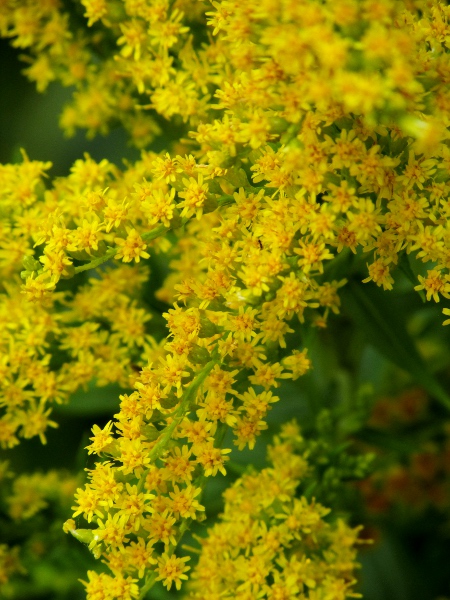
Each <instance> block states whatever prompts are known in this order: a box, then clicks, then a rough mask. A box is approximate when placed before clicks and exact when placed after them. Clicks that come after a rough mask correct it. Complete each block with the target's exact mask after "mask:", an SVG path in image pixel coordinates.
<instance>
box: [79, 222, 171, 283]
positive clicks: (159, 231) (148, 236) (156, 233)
mask: <svg viewBox="0 0 450 600" xmlns="http://www.w3.org/2000/svg"><path fill="white" fill-rule="evenodd" d="M170 229H171V228H170V227H166V226H165V225H160V226H159V227H156V229H152V231H148V232H147V233H143V234H142V236H141V237H142V239H143V240H144V241H146V242H149V241H151V240H155V239H156V238H158V237H160V236H161V235H163V234H164V233H167V231H169V230H170ZM115 254H117V248H110V249H109V250H108V251H107V252H106V254H104V255H103V256H99V257H98V258H94V260H91V261H90V262H88V263H86V264H85V265H81V266H79V267H75V273H81V272H82V271H88V270H89V269H95V268H97V267H99V266H100V265H102V264H103V263H105V262H106V261H108V260H109V259H110V258H113V257H114V255H115Z"/></svg>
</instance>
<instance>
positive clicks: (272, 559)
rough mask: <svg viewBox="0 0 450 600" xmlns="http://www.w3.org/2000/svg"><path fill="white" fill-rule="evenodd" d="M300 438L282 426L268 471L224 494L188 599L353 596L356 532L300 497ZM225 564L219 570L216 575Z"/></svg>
mask: <svg viewBox="0 0 450 600" xmlns="http://www.w3.org/2000/svg"><path fill="white" fill-rule="evenodd" d="M301 441H302V439H301V436H300V435H299V429H298V426H296V424H295V423H289V424H287V425H285V426H284V427H283V429H282V431H281V434H280V436H276V437H275V439H274V445H273V446H270V447H269V461H270V463H271V465H272V466H271V467H269V468H266V469H263V470H262V471H260V472H249V473H247V474H245V475H243V476H242V477H241V478H240V479H238V480H237V481H236V482H235V483H234V484H233V485H232V486H231V487H230V488H229V489H227V491H226V492H225V494H224V497H225V509H224V512H223V514H222V515H221V518H220V521H219V522H218V523H216V524H215V525H214V526H213V527H212V528H211V529H210V530H209V531H208V536H207V537H206V538H204V539H202V538H198V541H199V542H200V543H201V547H202V549H201V554H200V559H199V562H198V564H197V566H196V567H195V569H194V571H193V577H192V581H191V582H190V583H189V585H188V588H190V589H191V592H190V595H189V596H188V597H189V598H192V599H194V598H195V599H198V600H204V599H206V598H224V599H227V600H228V599H229V600H231V599H233V598H236V599H238V600H252V599H253V598H267V599H268V600H294V599H295V600H297V599H298V600H306V598H309V599H310V600H325V599H328V598H329V599H330V600H331V598H332V599H333V600H344V599H345V598H348V597H350V596H355V597H357V596H359V595H358V594H353V593H352V591H351V588H352V585H353V584H354V579H353V571H354V568H355V564H356V563H355V561H356V544H357V541H358V534H359V528H354V529H352V528H350V527H349V526H348V525H346V524H345V522H344V521H343V520H342V519H338V520H337V521H335V522H331V523H330V522H328V521H327V519H326V518H325V517H326V515H328V513H329V512H330V511H329V509H328V508H324V507H323V506H321V505H320V504H318V503H316V502H315V501H314V499H313V500H310V501H308V500H307V499H306V498H305V497H304V496H301V497H296V490H297V488H298V486H299V484H300V483H301V482H302V479H303V477H304V475H305V474H306V473H307V471H308V462H307V460H306V457H305V455H302V454H299V453H298V452H296V450H297V448H298V446H299V445H300V446H301ZM217 565H220V569H217Z"/></svg>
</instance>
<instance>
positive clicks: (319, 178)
mask: <svg viewBox="0 0 450 600" xmlns="http://www.w3.org/2000/svg"><path fill="white" fill-rule="evenodd" d="M449 17H450V7H447V6H444V5H443V4H442V3H441V2H439V1H437V0H432V1H425V0H409V1H408V2H399V1H396V0H343V1H339V2H334V1H332V0H326V1H321V2H319V1H317V0H281V1H280V0H245V2H242V1H239V2H238V1H233V0H223V1H220V0H218V1H214V2H212V5H211V4H210V3H208V2H206V1H205V2H203V1H191V0H176V1H175V2H172V1H170V0H123V1H122V0H82V2H81V5H80V6H77V7H76V8H75V9H74V10H73V11H72V13H71V14H69V13H67V12H65V10H64V7H63V4H62V3H61V2H59V1H58V0H44V1H43V2H38V1H37V0H6V1H5V2H3V3H2V7H1V9H0V34H1V35H2V36H5V37H9V38H11V40H12V41H11V43H12V44H13V46H16V47H18V48H20V49H22V50H23V51H24V52H27V54H26V56H25V60H26V61H27V62H28V63H29V66H28V67H27V68H26V70H25V73H26V75H27V76H28V77H29V78H30V79H31V80H34V81H36V83H37V86H38V89H41V90H43V89H45V87H46V86H47V84H48V83H49V82H51V81H53V80H58V81H60V82H62V83H63V84H64V85H68V86H74V88H75V91H74V93H73V101H72V104H71V105H69V106H67V107H66V108H65V110H64V112H63V114H62V116H61V125H62V127H63V129H65V131H67V132H68V133H71V132H73V131H74V129H75V128H76V127H82V128H85V129H87V131H88V133H90V134H94V133H97V132H100V133H104V132H106V131H107V130H109V129H110V128H111V127H112V126H116V125H117V124H120V125H121V126H123V127H125V129H127V130H128V131H129V133H130V135H131V139H132V141H133V142H134V144H135V145H137V146H138V147H141V148H143V150H142V154H141V158H140V160H138V161H137V162H135V163H134V164H126V165H125V167H124V168H123V169H119V168H118V167H117V166H115V165H113V164H112V163H110V162H108V161H107V160H106V159H105V160H102V161H100V162H95V161H94V160H92V159H91V158H90V157H89V156H87V155H86V156H85V157H84V159H80V160H78V161H76V163H75V164H74V166H73V167H72V169H71V172H70V174H69V175H68V176H67V177H62V178H58V179H56V180H55V181H53V182H52V184H51V185H50V184H49V185H46V183H45V171H46V170H47V169H48V168H49V167H50V165H49V164H47V163H42V162H38V161H30V160H29V159H28V158H27V157H26V156H25V155H24V158H23V162H22V163H21V164H18V165H6V166H3V167H0V184H1V194H2V212H1V215H0V218H1V227H0V268H1V275H2V278H3V286H2V290H1V298H0V315H1V325H2V327H1V334H0V344H1V348H2V359H1V363H0V365H1V366H0V369H1V374H2V377H1V384H0V385H1V386H2V393H1V397H0V407H1V408H2V411H3V412H2V416H1V421H0V442H1V443H2V445H4V446H7V447H12V446H14V445H15V444H16V443H17V442H18V437H20V436H22V437H25V438H29V437H33V436H35V435H39V436H40V437H41V439H42V441H45V430H46V428H47V427H48V426H53V425H55V423H54V422H53V421H51V420H50V411H51V405H52V404H53V403H55V402H61V401H63V400H66V399H67V398H68V397H69V396H70V394H72V393H73V392H74V391H75V390H76V389H77V388H78V387H79V386H83V385H87V384H88V383H89V382H91V381H92V380H94V382H95V383H96V384H97V385H104V384H106V383H110V382H116V383H118V384H119V385H120V386H121V387H123V388H130V387H133V388H134V391H132V392H130V393H125V394H123V395H122V396H121V405H120V411H119V412H118V413H117V414H116V415H115V418H114V421H110V422H109V423H108V424H107V425H106V426H105V427H103V428H99V427H97V426H94V428H93V437H92V438H91V442H92V443H91V444H90V445H89V446H88V449H89V452H90V453H94V454H96V455H98V456H100V457H106V460H104V461H103V462H102V461H99V462H98V463H97V464H96V466H95V467H94V468H93V469H91V470H89V482H88V483H87V484H86V486H85V487H84V488H80V489H79V490H78V492H77V494H76V505H75V507H74V518H75V517H78V516H79V515H82V516H83V517H84V518H85V519H86V520H87V522H88V523H90V524H91V527H92V529H81V530H79V529H76V527H75V522H74V521H73V520H70V521H69V522H68V523H67V524H66V530H67V531H71V532H72V533H73V534H74V535H75V536H77V537H78V538H79V539H80V540H81V541H84V542H86V543H88V544H89V547H90V549H91V550H92V551H93V553H94V554H95V555H96V556H98V557H99V556H102V557H103V559H104V561H105V562H106V564H107V565H108V566H109V568H110V570H111V571H112V573H113V574H114V577H111V576H109V575H107V574H103V575H95V574H91V578H90V580H89V582H87V583H86V587H87V589H88V597H89V598H90V599H91V600H94V599H95V600H100V599H102V600H103V599H108V600H110V599H112V598H122V599H126V598H132V597H136V596H138V595H139V594H140V595H141V597H143V596H144V595H145V592H146V590H148V589H149V588H150V587H151V586H152V585H153V583H154V582H155V581H156V580H162V581H163V582H164V584H165V585H167V587H169V588H170V587H171V585H172V584H175V586H176V587H177V588H178V587H179V586H180V585H181V580H182V579H185V578H186V575H184V573H185V572H186V571H187V567H186V565H185V562H186V557H177V556H176V555H175V548H176V546H177V544H178V542H179V540H180V539H181V536H182V534H183V533H184V531H185V530H186V529H187V528H188V526H189V523H190V521H191V520H195V519H197V520H198V519H201V518H203V512H204V507H203V505H202V504H201V495H202V490H203V487H204V484H205V481H206V479H207V478H208V477H210V476H214V475H216V474H217V473H218V472H221V473H224V472H225V468H226V462H227V454H228V453H229V452H230V448H226V447H225V448H222V446H223V444H224V438H225V434H226V431H227V428H231V430H232V432H233V435H234V443H235V444H236V445H237V447H238V448H239V449H242V448H244V447H246V446H248V447H250V448H252V447H253V446H254V444H255V440H256V437H257V435H258V433H259V432H260V431H261V430H263V429H264V428H266V426H267V425H266V415H267V413H268V411H269V410H270V407H271V404H272V403H274V402H276V401H278V397H277V396H275V395H274V394H273V390H274V389H275V388H277V387H278V386H279V385H280V382H281V381H282V380H283V379H286V378H293V379H297V378H298V377H300V376H301V375H303V374H304V373H305V372H306V371H307V370H308V369H309V368H310V360H309V358H308V356H307V349H305V347H304V337H303V332H304V330H305V329H306V326H309V325H313V326H319V327H325V326H326V324H327V319H328V316H329V314H330V313H337V312H338V311H339V305H340V300H339V288H340V287H342V286H343V285H345V283H346V279H345V278H346V276H347V274H348V272H349V271H350V267H351V265H352V261H353V260H354V259H353V254H355V255H357V256H363V257H364V261H366V262H367V265H368V277H367V278H366V279H364V281H366V282H368V281H370V280H372V281H374V282H375V283H376V284H377V285H379V286H382V287H383V288H384V289H386V290H390V289H391V288H392V286H393V283H394V279H393V273H394V271H395V269H396V268H397V267H398V265H399V264H400V265H402V269H403V271H404V272H405V273H406V274H407V276H408V277H409V278H410V279H411V280H412V281H413V285H415V287H416V289H417V290H418V291H419V292H421V293H422V294H423V295H424V296H425V295H426V299H427V300H434V301H436V302H438V301H439V300H440V298H446V299H447V298H450V275H449V269H450V251H449V248H450V229H449V226H448V222H449V221H448V217H449V215H450V204H449V201H448V197H449V192H450V183H449V182H450V144H449V136H448V132H447V127H448V125H449V108H450V87H449V84H450V58H449V53H448V49H449V45H450V41H449V40H450V30H449V26H448V19H449ZM86 19H87V22H86ZM83 22H84V24H83V25H79V23H83ZM89 28H90V29H89ZM164 119H166V120H172V125H174V126H175V127H176V128H179V130H180V131H181V135H182V136H184V137H183V138H181V139H178V140H177V142H176V143H174V144H173V145H172V146H173V147H172V152H171V153H168V152H165V153H160V154H158V153H155V152H152V151H151V150H149V149H148V146H149V143H150V142H151V140H152V139H153V137H154V136H155V135H157V134H158V132H159V131H160V130H161V127H162V126H163V125H162V124H163V123H164ZM166 126H167V125H166ZM352 253H353V254H352ZM149 260H153V261H158V260H166V261H167V260H168V261H170V262H169V266H170V269H171V273H170V274H169V275H168V277H167V278H166V280H165V283H164V285H163V287H162V288H160V289H159V290H158V291H157V293H156V296H155V298H153V292H154V290H151V288H150V286H149V285H147V281H148V278H149V269H148V266H147V264H146V261H149ZM22 261H23V267H24V270H23V269H22V266H21V263H22ZM113 261H116V264H115V265H113ZM106 263H108V264H106ZM123 263H133V264H132V265H131V264H130V265H128V264H123ZM94 269H95V270H94ZM21 270H22V273H21V275H22V279H23V280H24V283H23V285H22V286H21V283H20V278H19V272H20V271H21ZM88 270H94V271H93V274H92V276H90V277H87V276H86V273H85V272H86V271H88ZM150 283H151V278H150ZM153 300H155V301H156V302H159V303H164V304H165V305H166V306H167V305H168V306H172V308H170V309H169V308H167V312H166V313H165V314H164V318H165V320H166V322H167V327H168V329H169V335H168V337H167V338H165V339H164V337H163V339H162V340H161V339H160V338H161V336H160V335H159V334H158V332H157V330H158V327H160V323H159V321H158V322H157V324H156V325H155V329H154V330H153V333H154V335H151V333H152V329H151V325H152V323H153V322H154V321H157V320H158V319H157V317H158V316H160V315H158V314H156V313H157V311H156V310H155V309H154V308H152V302H153ZM444 313H445V314H447V313H448V314H450V310H449V309H444ZM152 318H153V321H151V322H150V319H152ZM305 322H306V325H305V326H303V324H304V323H305ZM299 331H301V332H302V333H301V335H299ZM280 451H281V450H280ZM295 460H297V459H294V458H292V461H294V466H292V465H291V462H290V460H288V458H286V465H285V466H284V467H285V468H286V469H288V468H291V467H292V468H293V469H294V471H295ZM289 465H291V467H289ZM284 467H283V468H284ZM280 468H281V467H280ZM282 472H284V471H282ZM299 475H300V474H298V475H297V474H295V472H294V473H293V474H292V477H293V480H296V477H298V476H299ZM274 477H275V479H274ZM276 477H277V476H275V473H274V472H273V471H271V470H268V471H265V472H263V474H262V475H259V476H258V477H256V478H253V479H252V478H251V476H246V478H244V479H243V480H242V481H241V482H240V483H239V484H236V486H235V487H233V488H232V489H231V490H230V491H229V494H228V497H227V509H226V513H225V514H226V516H225V517H224V523H223V524H220V525H218V526H217V528H218V529H217V531H213V533H212V536H213V538H215V539H216V542H217V539H218V536H219V537H220V540H221V542H220V543H221V544H222V543H223V546H222V545H221V546H220V547H215V548H213V546H214V544H215V542H214V541H212V542H211V547H209V546H208V545H207V544H206V546H205V548H209V550H206V551H205V554H204V556H203V557H202V559H201V563H200V566H199V568H198V571H197V573H198V577H199V581H202V582H203V581H204V580H205V579H208V577H206V575H205V573H206V572H207V569H208V568H209V567H210V565H211V564H212V563H214V560H220V561H221V564H222V561H223V558H220V557H223V556H224V553H226V552H227V550H226V549H227V548H229V547H230V562H229V564H228V567H229V569H230V570H229V571H227V569H228V567H227V568H225V567H224V572H223V578H224V579H223V581H222V580H220V581H218V580H216V579H214V578H213V579H211V585H212V586H218V588H219V589H220V590H221V589H224V590H225V591H226V593H227V594H231V596H230V595H229V596H228V597H230V598H231V597H238V595H239V594H241V596H240V597H242V598H250V597H256V596H252V594H257V597H260V596H259V595H258V594H259V593H260V592H261V593H262V594H263V595H261V597H265V596H264V594H266V595H267V597H270V598H282V597H283V598H291V597H292V598H293V597H301V596H299V594H301V593H303V591H302V590H304V586H307V588H308V589H309V592H308V593H309V595H308V596H307V597H309V598H317V599H319V598H327V597H330V594H331V593H334V594H335V595H334V596H333V597H336V598H338V597H342V598H344V597H346V595H347V596H348V594H349V593H350V592H348V587H349V579H348V577H347V574H348V572H350V571H351V564H352V563H353V558H354V555H353V543H354V537H355V535H354V533H349V531H348V530H347V529H346V527H345V525H343V524H342V523H341V524H339V525H338V526H336V527H334V526H333V525H326V524H325V522H324V521H323V519H322V517H323V516H325V511H324V509H322V508H321V507H319V506H318V505H314V504H311V503H308V502H306V501H305V500H299V499H295V498H294V494H293V491H294V488H293V487H292V485H293V484H292V482H291V483H290V484H289V485H288V489H287V490H284V491H283V492H281V491H280V494H281V495H280V497H279V498H278V500H277V502H278V503H279V507H278V505H273V502H275V496H276V495H277V493H278V492H277V493H275V492H273V493H274V497H273V501H270V502H269V500H270V495H268V496H266V499H265V500H264V501H263V500H262V499H260V496H261V494H262V490H263V488H262V487H261V486H262V485H264V481H266V483H267V484H268V485H270V486H274V489H275V487H276V485H278V484H280V485H282V483H283V482H280V481H278V479H277V478H276ZM252 486H254V487H252ZM294 487H295V486H294ZM253 493H254V494H255V498H254V499H252V500H251V501H250V498H249V494H250V495H252V494H253ZM264 493H265V492H264ZM239 498H241V499H242V503H245V502H247V501H248V502H249V504H248V506H249V510H248V511H247V516H245V514H243V515H241V516H242V519H243V521H242V522H241V521H240V522H239V523H240V525H239V526H242V527H243V528H244V529H245V527H249V528H250V529H249V531H250V532H251V536H250V539H248V540H246V541H245V542H244V541H242V544H243V545H241V546H233V544H235V543H237V541H236V540H235V539H232V537H229V538H228V536H233V535H234V534H233V533H232V532H233V529H232V528H230V525H229V524H227V523H229V520H228V516H227V515H228V514H232V513H233V511H234V512H236V511H237V510H239V509H238V502H240V500H239ZM251 511H255V513H254V514H253V513H252V512H251ZM283 515H284V516H283ZM286 515H288V516H286ZM303 518H305V519H306V521H304V520H302V519H303ZM245 519H248V521H247V522H245ZM290 521H292V523H293V525H292V527H291V526H290V525H289V524H288V523H289V522H290ZM268 524H270V526H269V525H268ZM298 527H299V528H300V529H298ZM264 528H266V530H267V531H266V532H264V531H265V529H264ZM302 528H304V529H303V530H302ZM302 531H303V533H302ZM222 532H223V533H222ZM304 535H305V536H306V537H304ZM222 536H223V538H222ZM252 536H253V537H252ZM269 538H270V540H272V541H270V543H269ZM341 538H342V540H345V541H342V540H341V541H340V539H341ZM347 541H348V543H347ZM229 544H231V546H228V545H229ZM304 544H307V545H308V548H309V547H311V548H316V547H317V548H321V549H322V548H324V547H325V548H326V552H325V554H324V556H325V557H326V558H323V559H322V562H320V561H319V562H318V563H316V561H315V560H313V559H311V562H308V561H307V560H306V559H304V558H303V557H304V556H305V555H304V547H305V546H304ZM245 548H248V552H247V554H246V551H245ZM261 548H262V551H261V552H260V549H261ZM288 548H289V549H290V550H289V552H288V554H289V555H290V556H291V557H292V558H289V557H288V556H286V555H285V554H284V552H285V550H286V549H288ZM243 549H244V550H243ZM250 550H251V552H250ZM291 550H292V552H291ZM344 550H345V552H344ZM241 551H243V554H241ZM211 552H212V553H213V554H211ZM314 552H315V550H314ZM214 553H216V554H214ZM343 553H344V554H343ZM269 556H270V557H271V559H270V560H272V559H274V558H276V561H275V564H274V565H272V567H270V568H271V571H270V573H271V574H272V575H273V578H274V582H275V583H274V584H273V586H275V588H274V589H275V591H274V590H271V589H270V585H269V584H268V583H267V581H266V576H267V572H266V571H267V569H268V568H269V567H268V566H267V561H268V558H267V557H269ZM342 556H344V557H345V559H344V558H342ZM227 560H228V559H227ZM233 561H236V565H237V566H235V565H234V563H233ZM224 564H225V563H224ZM235 569H237V573H238V580H239V582H240V583H239V582H238V583H236V580H235V583H236V585H237V587H235V588H230V587H229V585H230V582H229V581H228V579H227V578H228V577H229V576H230V573H231V572H232V571H234V570H235ZM299 569H300V570H301V569H303V571H302V573H303V574H304V576H302V577H303V579H302V578H301V577H300V575H298V574H297V575H295V576H294V575H292V573H298V570H299ZM250 572H251V573H252V574H251V575H250ZM263 572H264V573H263ZM138 580H140V582H141V583H140V591H139V586H138V584H137V582H138ZM244 580H247V581H250V584H248V583H244ZM201 585H203V583H202V584H201ZM221 586H224V587H223V588H222V587H221ZM273 586H272V587H273ZM276 586H278V587H279V589H280V590H282V588H283V586H284V588H285V591H280V592H279V593H278V592H277V591H276ZM315 589H316V590H317V591H315ZM255 590H257V591H255ZM319 590H320V591H319ZM330 590H332V591H333V592H331V591H330ZM194 593H196V592H194ZM217 593H218V592H217V590H216V589H213V590H212V591H211V592H210V594H209V595H207V596H198V597H205V598H206V597H207V598H211V599H212V598H214V597H217ZM283 594H284V596H283ZM339 594H340V596H339ZM225 597H226V596H225Z"/></svg>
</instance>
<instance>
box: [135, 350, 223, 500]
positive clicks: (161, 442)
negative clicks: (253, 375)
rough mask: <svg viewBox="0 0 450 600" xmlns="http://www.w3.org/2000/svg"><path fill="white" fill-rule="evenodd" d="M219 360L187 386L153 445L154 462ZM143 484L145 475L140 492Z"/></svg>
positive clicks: (151, 458) (152, 456) (140, 482)
mask: <svg viewBox="0 0 450 600" xmlns="http://www.w3.org/2000/svg"><path fill="white" fill-rule="evenodd" d="M217 362H218V361H217V360H211V361H210V362H209V363H207V364H206V365H205V366H204V367H203V369H201V371H199V373H198V374H197V376H196V377H195V378H194V379H193V381H192V382H191V384H190V385H189V387H188V388H187V390H186V393H185V394H184V398H183V399H182V401H181V403H180V405H179V406H178V408H177V409H176V410H175V413H174V416H173V419H172V422H171V423H170V425H167V427H165V428H164V429H163V430H162V431H161V434H160V436H159V437H158V441H157V442H156V444H155V445H154V446H153V448H152V449H151V451H150V454H149V458H150V461H151V462H152V463H154V462H155V460H157V459H158V458H159V457H160V456H161V454H162V453H163V452H164V450H165V448H166V446H167V443H168V441H169V440H170V439H171V437H172V434H173V432H174V431H175V429H176V428H177V427H178V425H179V424H180V423H181V421H182V420H183V418H184V417H185V415H186V412H187V411H186V409H187V408H188V407H189V405H190V403H191V401H192V399H193V398H194V396H195V394H196V393H197V390H198V389H199V387H200V386H201V385H202V383H203V382H204V381H205V379H206V378H207V376H208V375H209V373H210V372H211V371H212V369H213V368H214V366H215V365H216V364H217ZM143 486H144V477H142V478H141V479H140V481H139V483H138V492H140V491H141V490H142V488H143Z"/></svg>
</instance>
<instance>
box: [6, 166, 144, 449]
mask: <svg viewBox="0 0 450 600" xmlns="http://www.w3.org/2000/svg"><path fill="white" fill-rule="evenodd" d="M49 166H50V165H49V164H44V163H40V162H38V161H30V160H28V158H27V157H26V156H24V159H23V162H22V163H21V164H18V165H6V166H4V167H1V166H0V182H1V185H2V199H3V204H2V216H1V230H0V247H1V250H0V272H1V278H2V290H1V292H0V321H1V333H0V351H1V360H0V374H1V377H0V390H1V396H0V411H1V412H0V445H1V446H2V447H8V448H11V447H13V446H14V445H16V444H17V443H18V440H19V437H22V438H31V437H34V436H37V435H38V436H39V437H40V438H41V441H42V442H43V443H45V441H46V437H45V431H46V429H47V427H49V426H51V427H54V426H56V423H55V422H54V421H52V420H51V419H50V412H51V409H52V405H54V404H55V403H56V404H58V403H61V402H63V401H66V400H67V399H68V397H69V396H70V394H72V393H73V392H75V391H76V390H77V389H78V388H79V387H80V386H84V387H85V386H86V385H87V384H88V383H89V382H90V381H91V380H93V379H95V380H96V383H97V385H106V384H108V383H112V382H116V383H119V384H120V385H121V386H122V387H124V388H127V387H129V377H130V376H131V374H132V373H133V365H141V364H142V362H141V361H142V353H143V351H144V348H145V346H146V345H150V346H151V345H152V344H153V345H154V340H153V338H151V337H150V336H148V335H147V333H146V322H147V321H149V320H150V318H151V316H152V315H151V314H150V313H149V311H148V310H147V311H144V309H143V308H142V307H141V306H140V295H141V291H140V290H141V287H142V285H143V283H144V282H145V281H146V280H147V279H148V269H147V268H145V267H144V268H141V269H140V270H139V271H137V270H136V268H135V267H134V266H127V265H123V266H121V267H120V268H118V269H114V270H111V269H105V270H103V271H102V273H101V274H100V275H97V276H95V277H94V278H89V279H88V278H86V279H85V280H84V282H83V281H79V285H78V286H77V288H76V289H71V290H66V291H64V290H62V291H56V292H55V293H51V291H52V290H54V288H55V284H56V282H57V281H58V280H59V278H60V277H68V276H69V275H71V274H73V266H72V260H73V259H72V258H69V253H71V254H70V256H71V257H72V256H79V255H80V254H82V253H83V252H84V253H85V254H84V255H85V256H86V257H90V256H91V253H93V255H95V252H98V251H99V246H98V244H100V243H101V239H100V236H99V235H98V234H97V233H96V228H97V225H96V221H95V219H96V217H95V213H94V212H93V211H92V209H91V208H90V205H89V202H92V203H93V204H94V205H97V204H98V203H99V202H100V203H101V202H102V201H101V199H100V198H101V194H100V193H96V192H92V191H91V186H95V184H96V182H97V183H98V182H99V181H101V182H102V181H103V175H102V169H103V170H105V169H107V165H105V164H103V165H96V163H94V162H93V161H91V160H90V159H86V160H85V161H79V162H78V163H76V164H75V165H74V167H73V169H72V173H71V175H69V177H68V178H65V179H64V180H62V181H60V182H59V183H55V185H54V188H53V189H52V190H45V187H44V185H43V175H44V172H45V170H46V169H48V168H49ZM86 176H88V177H89V178H90V179H89V181H86V180H85V177H86ZM96 177H97V178H96ZM59 185H61V188H64V191H63V190H62V189H61V188H59ZM58 188H59V189H58ZM86 202H87V203H88V204H86ZM65 222H67V223H70V225H71V229H70V228H69V227H67V226H66V225H65ZM47 240H50V241H49V242H48V243H47V245H46V247H45V250H44V252H43V254H42V255H41V256H40V259H39V261H38V260H36V259H35V258H33V253H34V249H33V248H34V247H35V246H36V245H41V244H42V243H43V242H44V241H47ZM100 251H101V248H100ZM22 259H23V265H24V267H25V271H22V275H23V277H25V278H26V284H25V286H23V287H22V285H21V280H20V277H19V272H20V270H21V268H23V267H22ZM30 301H31V302H30Z"/></svg>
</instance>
